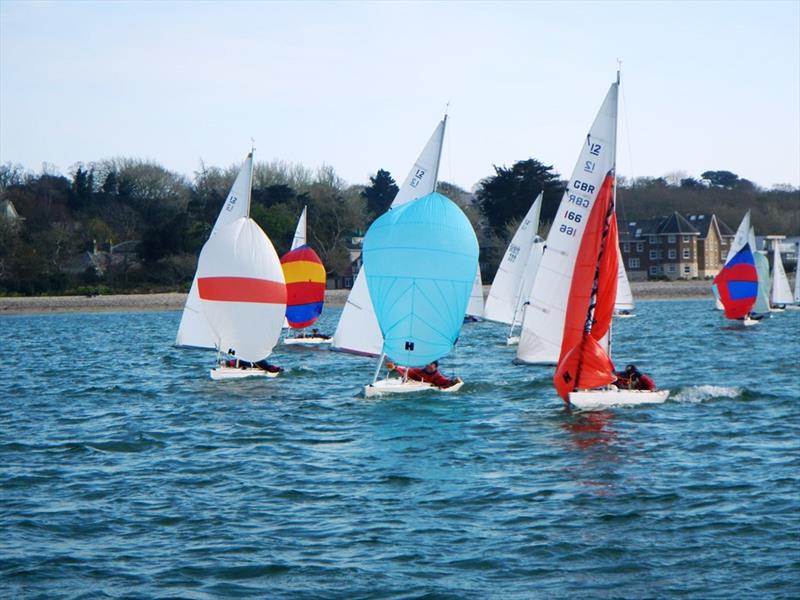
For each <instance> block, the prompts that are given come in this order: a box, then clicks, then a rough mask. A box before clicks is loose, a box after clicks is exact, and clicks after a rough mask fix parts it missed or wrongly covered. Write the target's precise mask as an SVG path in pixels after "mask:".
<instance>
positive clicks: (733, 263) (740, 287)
mask: <svg viewBox="0 0 800 600" xmlns="http://www.w3.org/2000/svg"><path fill="white" fill-rule="evenodd" d="M750 232H751V227H750V211H749V210H748V211H747V213H745V215H744V218H743V219H742V222H741V223H740V224H739V228H738V229H737V230H736V236H735V237H734V239H733V242H732V243H731V249H730V251H729V252H728V258H727V259H726V261H725V266H724V267H722V270H721V271H720V272H719V273H718V274H717V276H716V277H715V278H714V285H715V286H716V288H717V292H718V293H719V299H720V302H722V305H723V307H724V310H725V317H726V318H728V319H731V320H740V321H742V323H743V324H744V325H745V326H750V325H755V324H756V323H758V321H757V320H755V319H752V318H750V313H751V311H752V310H753V306H754V305H755V303H756V297H757V296H758V287H759V284H758V271H757V270H756V262H755V258H754V256H753V251H752V246H751V244H752V245H755V239H754V238H753V236H752V235H751V233H750ZM751 238H752V239H751Z"/></svg>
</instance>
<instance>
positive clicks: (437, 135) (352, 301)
mask: <svg viewBox="0 0 800 600" xmlns="http://www.w3.org/2000/svg"><path fill="white" fill-rule="evenodd" d="M446 123H447V116H445V118H444V119H442V121H441V122H440V123H439V124H438V125H437V126H436V129H434V131H433V134H432V135H431V137H430V139H429V140H428V143H427V144H426V145H425V148H424V149H423V150H422V153H421V154H420V155H419V158H417V161H416V162H415V163H414V166H413V167H412V168H411V171H410V172H409V173H408V176H407V177H406V179H405V181H404V182H403V185H402V187H401V188H400V190H399V191H398V192H397V195H396V196H395V198H394V201H393V202H392V206H391V208H394V207H397V206H401V205H403V204H405V203H407V202H410V201H411V200H416V199H417V198H421V197H422V196H427V195H428V194H430V193H432V192H434V191H436V180H437V177H438V173H439V159H440V158H441V155H442V143H443V142H444V130H445V125H446ZM382 347H383V336H382V335H381V330H380V327H379V326H378V320H377V318H376V317H375V310H374V309H373V307H372V300H371V299H370V296H369V289H368V288H367V280H366V278H365V274H364V269H360V270H359V271H358V275H357V276H356V280H355V282H354V283H353V289H351V290H350V294H349V295H348V297H347V302H346V304H345V305H344V309H342V316H341V317H340V318H339V324H338V325H337V327H336V332H335V333H334V334H333V342H332V343H331V349H333V350H339V351H342V352H350V353H353V354H363V355H367V356H377V355H379V354H380V353H381V348H382Z"/></svg>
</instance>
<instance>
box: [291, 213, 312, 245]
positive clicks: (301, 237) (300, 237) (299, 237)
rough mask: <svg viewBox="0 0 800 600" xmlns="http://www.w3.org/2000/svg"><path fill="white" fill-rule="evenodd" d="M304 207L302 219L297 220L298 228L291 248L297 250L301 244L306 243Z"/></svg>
mask: <svg viewBox="0 0 800 600" xmlns="http://www.w3.org/2000/svg"><path fill="white" fill-rule="evenodd" d="M307 208H308V207H307V206H304V207H303V212H301V213H300V219H298V221H297V229H295V230H294V238H292V245H291V247H290V248H289V249H290V250H295V249H296V248H299V247H300V246H305V245H306V209H307Z"/></svg>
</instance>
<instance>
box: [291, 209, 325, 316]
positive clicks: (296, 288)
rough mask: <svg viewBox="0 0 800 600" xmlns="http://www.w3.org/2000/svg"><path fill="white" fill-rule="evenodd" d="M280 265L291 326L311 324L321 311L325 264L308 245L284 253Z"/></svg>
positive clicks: (323, 299) (323, 294)
mask: <svg viewBox="0 0 800 600" xmlns="http://www.w3.org/2000/svg"><path fill="white" fill-rule="evenodd" d="M303 214H305V211H304V212H303ZM281 266H282V267H283V276H284V279H285V280H286V322H287V323H288V326H289V327H291V328H292V329H302V328H304V327H309V326H310V325H313V324H314V322H315V321H316V320H317V319H318V318H319V316H320V315H321V314H322V305H323V303H324V301H325V267H324V266H323V265H322V261H321V260H320V258H319V256H318V255H317V253H316V252H314V250H313V249H312V248H310V247H308V246H300V247H299V248H295V249H294V250H290V251H289V252H287V253H286V254H284V255H283V257H282V258H281Z"/></svg>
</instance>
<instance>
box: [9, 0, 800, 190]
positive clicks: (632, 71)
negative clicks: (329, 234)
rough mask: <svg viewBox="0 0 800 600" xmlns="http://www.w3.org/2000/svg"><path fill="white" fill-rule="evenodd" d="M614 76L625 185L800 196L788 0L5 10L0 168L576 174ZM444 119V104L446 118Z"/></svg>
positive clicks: (797, 85)
mask: <svg viewBox="0 0 800 600" xmlns="http://www.w3.org/2000/svg"><path fill="white" fill-rule="evenodd" d="M618 61H621V64H622V86H621V96H620V106H619V114H620V122H619V133H618V156H617V172H618V175H621V176H625V177H645V176H651V177H659V176H664V175H667V174H674V173H676V172H677V173H681V174H682V175H683V176H692V177H699V175H700V174H701V173H702V172H704V171H707V170H728V171H733V172H734V173H736V174H738V175H739V176H740V177H744V178H747V179H750V180H751V181H754V182H755V183H757V184H758V185H761V186H763V187H772V186H773V185H775V184H790V185H792V186H795V187H797V186H800V2H798V1H797V0H787V1H778V2H744V1H742V2H738V1H737V2H725V1H718V2H689V1H686V2H646V1H641V2H602V1H597V2H508V3H504V2H457V1H451V2H333V1H331V2H312V1H306V2H257V1H255V0H254V1H250V2H213V1H206V2H194V1H190V0H184V1H180V2H158V1H150V2H122V1H116V2H100V1H95V2H69V1H57V2H31V1H17V0H0V163H7V162H11V163H15V164H17V163H19V164H22V165H23V166H24V167H25V168H27V169H29V170H31V171H35V172H39V171H40V170H41V169H42V164H43V163H48V164H50V165H54V166H55V167H56V168H57V169H58V170H60V171H61V172H62V173H65V174H66V173H69V171H70V169H71V167H73V165H75V164H76V163H78V162H83V163H91V162H93V161H99V160H103V159H107V158H112V157H119V156H125V157H134V158H141V159H148V160H153V161H156V162H158V163H160V164H161V165H163V166H164V167H165V168H167V169H169V170H172V171H176V172H179V173H182V174H185V175H187V176H189V177H191V176H192V175H193V173H194V172H195V171H197V170H198V169H199V168H200V165H201V163H205V164H206V165H216V166H220V167H228V166H231V165H234V164H236V163H240V162H241V161H242V160H243V159H244V157H245V155H246V154H247V152H248V151H249V149H250V147H251V139H254V140H255V148H256V160H264V161H268V160H274V159H280V160H284V161H289V162H294V163H301V164H303V165H305V166H306V167H311V168H315V167H318V166H321V165H322V164H328V165H331V166H333V167H334V169H335V170H336V172H337V173H338V174H339V175H340V176H341V177H343V178H344V179H345V180H347V181H348V182H349V183H352V184H359V183H367V182H368V178H369V176H370V175H372V174H374V173H375V172H376V171H377V170H378V169H381V168H382V169H387V170H389V171H390V172H391V173H392V174H393V176H394V177H395V179H398V180H400V181H402V180H403V179H404V178H405V175H406V173H407V172H408V171H409V169H410V168H411V166H412V164H413V162H414V160H415V159H416V157H417V155H418V154H419V152H420V151H421V150H422V147H423V146H424V144H425V142H426V141H427V140H428V138H429V136H430V134H431V132H432V131H433V129H434V127H435V126H436V124H437V123H438V121H439V120H440V119H441V118H442V115H443V114H444V111H445V109H446V108H447V110H448V128H447V133H446V139H445V147H444V151H443V157H442V164H441V167H440V173H439V176H440V180H444V181H449V182H451V183H455V184H457V185H459V186H461V187H463V188H465V189H472V188H473V187H474V186H475V184H476V183H478V182H479V181H480V180H481V179H482V178H484V177H487V176H489V175H492V174H493V172H494V170H493V165H497V166H509V167H510V166H511V165H512V164H513V163H514V162H516V161H518V160H524V159H527V158H535V159H537V160H540V161H541V162H543V163H545V164H548V165H553V167H554V169H555V170H556V171H557V172H558V173H559V174H561V176H562V177H564V178H566V177H569V175H570V173H571V172H572V169H573V167H574V165H575V161H576V160H577V157H578V152H579V151H580V149H581V146H582V144H583V141H584V138H585V136H586V133H587V131H588V129H589V127H590V125H591V123H592V121H593V119H594V116H595V114H596V113H597V110H598V109H599V107H600V104H601V102H602V100H603V98H604V96H605V94H606V92H607V90H608V86H609V85H610V84H611V83H612V81H614V79H615V77H616V70H617V68H618ZM448 105H449V107H448Z"/></svg>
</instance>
